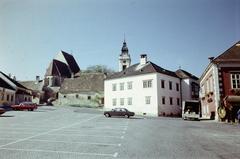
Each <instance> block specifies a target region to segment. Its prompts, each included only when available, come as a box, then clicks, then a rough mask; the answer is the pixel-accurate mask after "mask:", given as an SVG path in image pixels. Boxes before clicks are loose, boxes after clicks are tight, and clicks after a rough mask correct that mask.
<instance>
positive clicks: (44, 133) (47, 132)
mask: <svg viewBox="0 0 240 159" xmlns="http://www.w3.org/2000/svg"><path fill="white" fill-rule="evenodd" d="M99 116H100V115H95V116H93V117H91V118H89V119H86V120H82V121H81V122H76V123H73V124H71V125H67V126H63V127H60V128H55V129H52V130H49V131H46V132H43V133H39V134H36V135H33V136H30V137H26V138H22V139H18V140H16V141H13V142H10V143H7V144H4V145H1V146H0V148H2V147H5V146H8V145H12V144H15V143H18V142H22V141H26V140H29V139H31V138H34V137H38V136H42V135H47V134H49V133H52V132H55V131H59V130H62V129H66V128H70V127H73V126H75V125H79V124H82V123H84V122H87V121H90V120H93V119H95V118H97V117H99Z"/></svg>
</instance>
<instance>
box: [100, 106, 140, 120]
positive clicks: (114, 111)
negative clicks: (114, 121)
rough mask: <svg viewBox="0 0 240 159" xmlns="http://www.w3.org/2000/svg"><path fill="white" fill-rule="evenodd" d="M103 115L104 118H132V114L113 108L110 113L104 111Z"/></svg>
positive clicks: (124, 109)
mask: <svg viewBox="0 0 240 159" xmlns="http://www.w3.org/2000/svg"><path fill="white" fill-rule="evenodd" d="M104 115H105V116H106V117H111V116H124V117H128V118H129V117H130V116H134V115H135V113H134V112H130V111H128V110H127V109H126V108H114V109H112V110H111V111H105V112H104Z"/></svg>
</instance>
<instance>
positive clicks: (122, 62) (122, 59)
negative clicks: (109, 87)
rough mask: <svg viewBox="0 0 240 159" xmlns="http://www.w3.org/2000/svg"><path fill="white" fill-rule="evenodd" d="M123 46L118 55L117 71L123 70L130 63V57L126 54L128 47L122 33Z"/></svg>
mask: <svg viewBox="0 0 240 159" xmlns="http://www.w3.org/2000/svg"><path fill="white" fill-rule="evenodd" d="M123 40H124V41H123V46H122V50H121V51H122V52H121V54H120V56H119V71H122V70H125V69H126V68H128V67H129V66H130V65H131V57H130V55H129V54H128V47H127V43H126V39H125V34H124V39H123Z"/></svg>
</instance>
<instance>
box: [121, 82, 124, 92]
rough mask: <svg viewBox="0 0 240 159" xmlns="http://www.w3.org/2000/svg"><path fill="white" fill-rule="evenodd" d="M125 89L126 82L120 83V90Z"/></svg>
mask: <svg viewBox="0 0 240 159" xmlns="http://www.w3.org/2000/svg"><path fill="white" fill-rule="evenodd" d="M122 90H124V83H120V91H122Z"/></svg>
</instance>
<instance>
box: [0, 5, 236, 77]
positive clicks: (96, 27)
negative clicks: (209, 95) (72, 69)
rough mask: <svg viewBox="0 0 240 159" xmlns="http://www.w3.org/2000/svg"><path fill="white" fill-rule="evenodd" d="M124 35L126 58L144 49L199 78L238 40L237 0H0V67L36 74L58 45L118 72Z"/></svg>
mask: <svg viewBox="0 0 240 159" xmlns="http://www.w3.org/2000/svg"><path fill="white" fill-rule="evenodd" d="M124 34H125V35H126V41H127V44H128V48H129V53H130V54H131V57H132V64H134V63H137V62H139V55H140V54H141V53H146V54H147V55H148V59H149V60H150V61H152V62H154V63H156V64H157V65H159V66H161V67H163V68H165V69H170V70H172V71H175V70H177V69H178V68H179V66H181V68H182V69H185V70H187V71H189V72H191V73H193V74H195V75H197V76H200V75H201V74H202V72H203V71H204V69H205V68H206V66H207V65H208V62H209V61H208V57H209V56H215V57H216V56H217V55H219V54H220V53H222V52H224V51H225V50H226V49H228V48H229V47H230V46H231V45H233V44H234V43H235V42H237V41H239V40H240V0H0V70H1V71H3V72H5V73H7V74H8V73H11V74H12V75H15V76H16V77H17V79H18V80H34V79H35V76H36V75H40V76H41V78H42V77H43V76H44V74H45V71H46V69H47V67H48V65H49V63H50V61H51V60H52V59H53V57H55V55H56V53H57V52H59V51H60V50H64V51H67V52H69V53H72V54H73V55H74V57H75V59H76V60H77V62H78V64H79V66H80V68H81V69H85V68H86V67H87V66H90V65H96V64H102V65H106V66H108V67H109V68H112V69H114V70H118V56H119V54H120V52H121V47H122V42H123V38H124Z"/></svg>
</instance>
